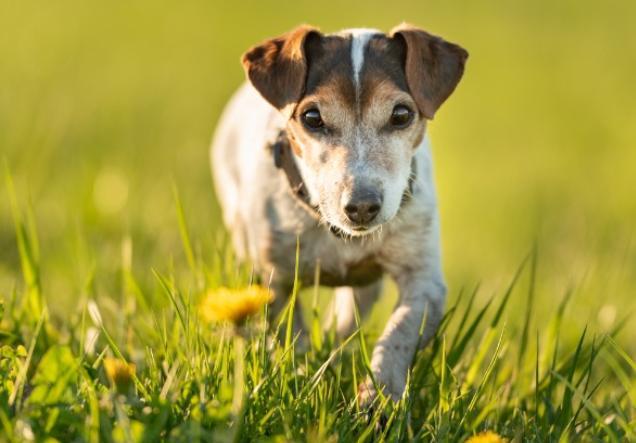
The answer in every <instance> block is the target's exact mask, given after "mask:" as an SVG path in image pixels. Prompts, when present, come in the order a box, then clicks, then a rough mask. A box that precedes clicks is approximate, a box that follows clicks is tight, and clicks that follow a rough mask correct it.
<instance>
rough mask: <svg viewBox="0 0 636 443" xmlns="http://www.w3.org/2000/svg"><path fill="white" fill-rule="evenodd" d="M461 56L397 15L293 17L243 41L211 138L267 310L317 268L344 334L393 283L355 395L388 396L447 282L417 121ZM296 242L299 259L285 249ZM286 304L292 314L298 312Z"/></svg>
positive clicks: (233, 227)
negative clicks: (348, 22) (295, 21)
mask: <svg viewBox="0 0 636 443" xmlns="http://www.w3.org/2000/svg"><path fill="white" fill-rule="evenodd" d="M467 57H468V53H467V52H466V51H465V50H464V49H463V48H461V47H460V46H458V45H456V44H453V43H450V42H448V41H446V40H443V39H442V38H440V37H437V36H434V35H431V34H429V33H428V32H426V31H424V30H422V29H419V28H416V27H413V26H411V25H407V24H402V25H400V26H398V27H396V28H395V29H393V30H392V31H391V32H390V33H388V34H385V33H382V32H380V31H377V30H373V29H349V30H344V31H341V32H338V33H335V34H323V33H321V32H320V31H319V30H318V29H316V28H314V27H311V26H306V25H303V26H300V27H298V28H296V29H294V30H292V31H290V32H288V33H286V34H283V35H281V36H279V37H276V38H272V39H270V40H267V41H265V42H263V43H261V44H260V45H257V46H255V47H253V48H251V49H249V50H248V51H247V52H246V53H245V54H244V55H243V57H242V63H243V67H244V69H245V72H246V75H247V80H248V81H247V82H246V83H245V84H244V85H243V86H241V87H240V89H239V90H238V91H237V92H236V93H235V95H234V96H233V98H231V100H230V101H229V103H228V105H227V107H226V109H225V110H224V112H223V114H222V116H221V118H220V121H219V124H218V127H217V130H216V133H215V136H214V139H213V142H212V149H211V158H212V167H213V175H214V182H215V188H216V191H217V194H218V199H219V202H220V204H221V207H222V212H223V220H224V223H225V225H226V227H227V228H228V229H229V231H230V232H231V236H232V242H233V246H234V249H235V251H236V253H237V256H238V257H239V259H241V260H248V261H249V262H251V263H252V265H253V266H254V268H255V269H256V270H257V271H258V273H259V274H260V275H261V276H262V278H263V280H264V281H268V282H270V288H271V290H272V291H273V293H274V294H275V297H274V300H273V302H272V306H271V311H272V312H279V311H280V310H281V309H282V308H283V307H284V306H285V302H286V299H287V297H288V295H289V294H290V292H291V290H292V285H293V282H294V276H295V268H296V265H297V266H298V278H299V280H300V281H301V283H302V284H307V285H311V284H313V283H314V281H315V279H316V276H318V277H319V281H320V284H321V285H326V286H331V287H335V288H336V289H335V295H334V300H333V302H332V308H330V316H329V317H330V322H331V323H333V324H334V327H335V329H336V331H337V333H338V336H340V337H346V336H348V335H349V334H351V333H352V332H354V330H355V327H356V321H355V316H354V304H355V305H356V306H357V308H358V310H359V312H360V314H361V315H364V314H365V313H367V312H368V311H369V310H370V308H371V307H372V305H373V303H374V302H375V300H376V299H377V298H378V296H379V294H380V291H381V285H382V276H383V275H388V276H390V277H391V278H393V280H394V281H395V282H396V284H397V286H398V289H399V301H398V302H397V305H396V306H395V308H394V310H393V312H392V314H391V316H390V319H389V320H388V324H387V325H386V327H385V329H384V332H383V333H382V335H381V337H380V338H379V339H378V341H377V343H376V345H375V348H374V349H373V355H372V359H371V370H372V374H373V377H372V378H371V377H369V378H368V379H367V380H366V381H364V382H362V383H361V385H360V387H359V396H360V400H361V402H363V403H368V402H370V401H372V400H373V399H374V398H375V397H376V396H377V395H378V391H377V390H378V389H381V390H382V393H383V395H386V396H389V397H390V398H392V399H393V400H398V399H399V398H400V397H401V396H402V394H403V392H404V389H405V385H406V379H407V374H408V371H409V368H410V364H411V362H412V360H413V357H414V355H415V353H416V351H417V349H418V346H419V345H424V344H425V343H426V342H428V341H429V340H430V338H431V337H432V336H433V335H434V334H435V331H436V329H437V327H438V326H439V323H440V321H441V319H442V316H443V313H444V303H445V295H446V285H445V282H444V277H443V273H442V269H441V264H440V242H439V218H438V210H437V203H436V195H435V188H434V184H433V176H432V164H431V163H432V162H431V153H430V144H429V139H428V137H427V135H426V127H427V122H428V121H429V120H431V119H432V118H433V116H434V115H435V113H436V111H437V110H438V108H439V107H440V106H441V105H442V103H444V102H445V101H446V99H447V98H448V97H449V96H450V95H451V93H452V92H453V91H454V90H455V87H456V86H457V84H458V83H459V81H460V79H461V77H462V75H463V72H464V65H465V62H466V59H467ZM297 241H298V242H299V258H298V261H297V262H296V247H297ZM298 309H299V308H298V305H297V306H296V312H295V313H294V317H295V324H296V325H301V323H302V319H301V316H300V312H299V310H298Z"/></svg>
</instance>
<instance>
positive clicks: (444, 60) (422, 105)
mask: <svg viewBox="0 0 636 443" xmlns="http://www.w3.org/2000/svg"><path fill="white" fill-rule="evenodd" d="M390 35H391V38H393V39H395V40H401V41H402V42H403V44H404V45H405V47H406V59H405V72H406V79H407V82H408V85H409V89H410V91H411V94H413V97H414V98H415V101H416V102H417V106H418V107H419V109H420V112H421V113H422V114H423V115H424V116H425V117H426V118H428V119H432V118H433V116H434V115H435V111H437V109H438V108H439V107H440V106H441V105H442V103H444V101H445V100H446V99H447V98H448V97H449V96H450V95H451V93H452V92H453V91H454V90H455V87H456V86H457V84H458V83H459V80H460V79H461V78H462V74H463V73H464V65H465V63H466V59H467V58H468V52H466V50H465V49H463V48H462V47H460V46H458V45H456V44H454V43H450V42H447V41H446V40H444V39H442V38H440V37H437V36H435V35H431V34H429V33H428V32H426V31H423V30H421V29H418V28H416V27H413V26H411V25H408V24H402V25H400V26H398V27H396V28H394V29H393V30H392V31H391V34H390Z"/></svg>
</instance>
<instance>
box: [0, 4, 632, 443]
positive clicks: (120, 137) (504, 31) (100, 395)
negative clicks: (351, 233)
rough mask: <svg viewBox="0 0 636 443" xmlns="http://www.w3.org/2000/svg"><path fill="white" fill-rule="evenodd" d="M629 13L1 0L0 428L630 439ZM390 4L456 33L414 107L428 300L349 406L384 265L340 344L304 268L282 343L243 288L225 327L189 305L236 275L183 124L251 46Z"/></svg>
mask: <svg viewBox="0 0 636 443" xmlns="http://www.w3.org/2000/svg"><path fill="white" fill-rule="evenodd" d="M634 17H636V3H635V2H630V1H627V0H623V1H618V0H616V1H615V0H611V1H608V2H602V3H599V2H592V1H589V0H585V1H578V2H575V1H573V0H566V1H561V2H550V1H547V0H539V1H534V2H524V3H522V2H514V3H511V2H504V1H501V0H488V1H485V2H479V4H477V3H476V2H454V1H453V2H428V1H427V2H423V1H411V0H406V1H404V2H402V3H400V4H399V5H397V4H389V3H388V2H376V1H368V2H357V1H355V2H347V3H346V4H342V2H334V1H326V2H322V3H320V4H316V3H314V2H312V3H310V2H307V1H304V0H303V1H297V2H294V3H293V4H291V3H290V4H286V3H285V4H283V3H281V2H272V1H269V0H267V1H261V2H253V1H247V2H243V3H241V4H240V5H239V4H236V5H233V4H231V3H227V2H216V1H211V2H204V1H201V0H194V1H192V2H187V3H186V2H183V4H177V3H168V2H150V1H148V0H139V1H130V2H109V3H106V2H101V3H100V2H79V1H67V0H61V1H57V2H37V1H33V2H22V1H16V0H0V163H3V164H2V165H0V442H2V441H30V440H34V441H49V442H53V441H92V442H95V441H148V442H150V441H193V440H202V441H230V440H234V441H255V440H257V441H314V442H322V441H408V440H416V441H465V440H466V439H467V438H469V437H471V436H473V435H477V434H479V433H481V432H484V431H492V432H495V433H497V434H499V435H500V436H502V437H503V438H506V439H509V440H511V441H538V442H543V441H630V440H636V411H635V404H636V385H635V383H634V380H635V379H636V377H635V373H636V363H635V360H636V342H635V340H634V337H636V323H635V322H634V318H633V311H634V308H635V307H636V303H635V302H634V300H635V297H634V296H635V294H636V243H635V231H634V227H635V226H636V198H635V197H634V194H635V192H636V149H634V147H635V146H636V107H635V106H634V103H635V102H636V88H635V87H634V84H633V79H634V77H635V76H636V58H635V57H633V54H636V39H635V38H634V31H633V22H634ZM401 21H408V22H411V23H414V24H417V25H420V26H422V27H425V28H427V29H429V30H430V31H432V32H434V33H438V34H440V35H443V36H444V37H446V38H448V39H449V40H451V41H456V42H458V43H460V44H462V45H463V46H464V47H466V48H467V49H468V51H469V52H470V58H469V61H468V65H467V69H466V75H465V77H464V80H463V81H462V83H461V84H460V86H459V88H458V89H457V92H456V93H455V95H453V96H452V97H451V98H450V99H449V101H448V102H447V104H445V105H444V107H443V108H442V109H441V111H440V112H439V113H438V115H437V116H436V119H435V121H434V122H433V123H432V124H431V125H430V131H431V138H432V142H433V154H434V157H435V166H436V171H435V172H436V182H437V187H438V192H439V198H440V203H441V218H442V244H443V252H444V268H445V272H446V276H447V281H448V286H449V297H448V303H447V307H448V314H447V317H446V319H445V322H444V323H443V326H442V327H441V328H440V331H439V333H438V334H437V337H436V338H435V340H434V342H433V343H432V344H431V346H429V347H428V348H427V349H426V350H424V351H422V352H421V353H419V354H418V356H417V357H416V359H415V365H414V368H413V370H412V372H411V374H410V378H409V386H408V389H407V392H406V394H405V396H404V398H403V399H402V400H401V401H400V402H399V403H397V404H392V403H383V402H380V403H379V404H378V405H376V408H374V410H373V411H372V413H369V412H368V411H362V410H360V409H359V407H358V405H357V402H356V399H355V395H356V389H355V387H356V386H357V384H358V382H359V381H360V380H361V379H362V377H364V376H365V374H366V367H367V364H368V357H367V353H368V352H370V351H371V349H372V346H373V342H374V339H375V338H376V337H377V336H378V334H379V333H380V331H381V328H382V326H383V324H384V321H385V320H386V318H387V316H388V312H390V309H391V306H392V304H393V303H394V301H395V299H396V294H395V290H394V287H393V286H392V285H391V284H390V282H389V284H388V285H387V290H386V294H384V296H383V298H382V301H381V303H380V306H378V307H376V308H375V309H374V311H373V313H372V315H371V318H370V319H369V320H368V321H365V322H364V323H363V324H362V327H361V329H360V331H359V333H357V334H355V335H354V336H352V337H351V339H350V341H349V342H347V343H346V346H341V345H339V344H338V343H335V342H334V340H333V337H332V336H331V335H330V334H329V333H322V332H321V330H320V327H319V323H320V320H321V313H322V312H323V311H324V308H325V306H326V304H327V302H328V299H329V296H330V292H329V290H326V289H322V288H321V289H317V288H299V289H300V290H299V292H298V301H299V302H302V303H303V306H304V308H305V318H306V321H307V323H308V324H309V325H310V326H311V332H312V340H311V343H310V345H309V347H308V348H307V349H302V350H301V349H296V347H297V346H296V343H295V342H294V340H293V338H292V337H289V336H288V339H287V340H284V341H283V342H282V343H281V342H277V341H275V340H272V337H273V336H274V334H273V333H271V331H270V332H267V331H268V330H267V329H266V328H265V327H264V325H263V322H262V320H263V318H264V316H263V315H262V313H259V314H258V315H256V316H255V317H254V318H253V319H251V320H249V321H248V323H247V324H246V325H244V327H243V328H241V331H240V333H238V332H237V331H236V330H235V329H233V328H231V327H230V326H229V325H226V324H225V325H224V324H213V325H208V324H207V323H205V322H204V321H203V320H202V319H201V316H200V315H199V314H200V312H199V311H200V309H199V302H200V300H201V298H202V297H203V296H204V294H206V293H207V292H208V291H213V290H215V289H216V288H218V287H220V286H231V287H235V288H240V287H245V286H246V285H247V284H248V283H249V281H250V269H249V267H248V266H247V267H242V266H239V264H238V263H236V261H235V260H234V259H233V256H232V251H231V250H230V248H229V247H228V242H227V236H226V233H225V232H224V230H223V228H222V226H221V223H220V216H219V208H218V205H217V203H216V202H215V200H214V193H213V188H212V182H211V177H210V168H209V160H208V146H209V140H210V138H211V136H212V133H213V130H214V127H215V122H216V119H217V117H218V116H219V113H220V112H221V110H222V107H223V104H224V103H225V102H226V101H227V99H228V98H229V96H230V95H231V93H232V92H233V90H234V89H235V88H236V87H237V86H238V85H239V84H240V82H241V81H242V79H243V73H242V70H241V67H240V65H239V63H238V60H239V57H240V54H241V53H242V51H244V50H245V49H246V48H248V47H249V46H250V45H252V44H254V43H256V42H258V41H260V40H262V39H264V38H266V37H269V36H272V35H276V34H279V33H282V32H283V31H285V30H287V29H289V28H291V27H293V26H295V25H297V24H299V23H303V22H307V23H312V24H314V25H317V26H319V27H321V28H322V29H323V30H325V31H335V30H338V29H341V28H344V27H352V26H355V27H359V26H365V27H377V28H380V29H383V30H389V29H390V28H391V27H393V26H394V25H396V24H398V23H400V22H401ZM286 320H287V319H286V318H285V317H283V318H282V322H281V324H280V325H279V326H280V327H281V328H282V329H283V331H286V330H287V328H288V327H289V326H290V325H289V323H288V322H287V321H286ZM276 326H277V325H272V327H273V328H276ZM124 360H125V361H127V362H130V363H131V364H134V370H133V369H132V366H126V365H123V366H120V367H119V370H115V369H117V368H116V367H115V368H113V366H112V365H116V364H117V362H121V361H124ZM109 365H110V366H109ZM380 425H382V426H380Z"/></svg>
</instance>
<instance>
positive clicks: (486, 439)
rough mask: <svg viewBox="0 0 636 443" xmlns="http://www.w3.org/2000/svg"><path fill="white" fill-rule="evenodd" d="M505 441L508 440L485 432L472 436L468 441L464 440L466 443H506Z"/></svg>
mask: <svg viewBox="0 0 636 443" xmlns="http://www.w3.org/2000/svg"><path fill="white" fill-rule="evenodd" d="M507 441H508V440H506V439H505V438H503V437H502V436H500V435H498V434H497V433H495V432H492V431H486V432H482V433H480V434H477V435H473V436H472V437H470V438H469V439H468V440H466V443H506V442H507Z"/></svg>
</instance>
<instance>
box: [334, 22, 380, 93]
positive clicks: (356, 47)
mask: <svg viewBox="0 0 636 443" xmlns="http://www.w3.org/2000/svg"><path fill="white" fill-rule="evenodd" d="M380 33H381V32H380V31H378V30H377V29H366V28H356V29H346V30H344V31H342V32H341V33H340V34H342V35H350V36H351V65H352V66H353V79H354V82H355V85H356V88H357V87H358V86H359V85H360V72H361V71H362V66H363V65H364V50H365V49H366V47H367V44H368V43H369V40H371V37H373V36H374V35H377V34H380Z"/></svg>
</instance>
